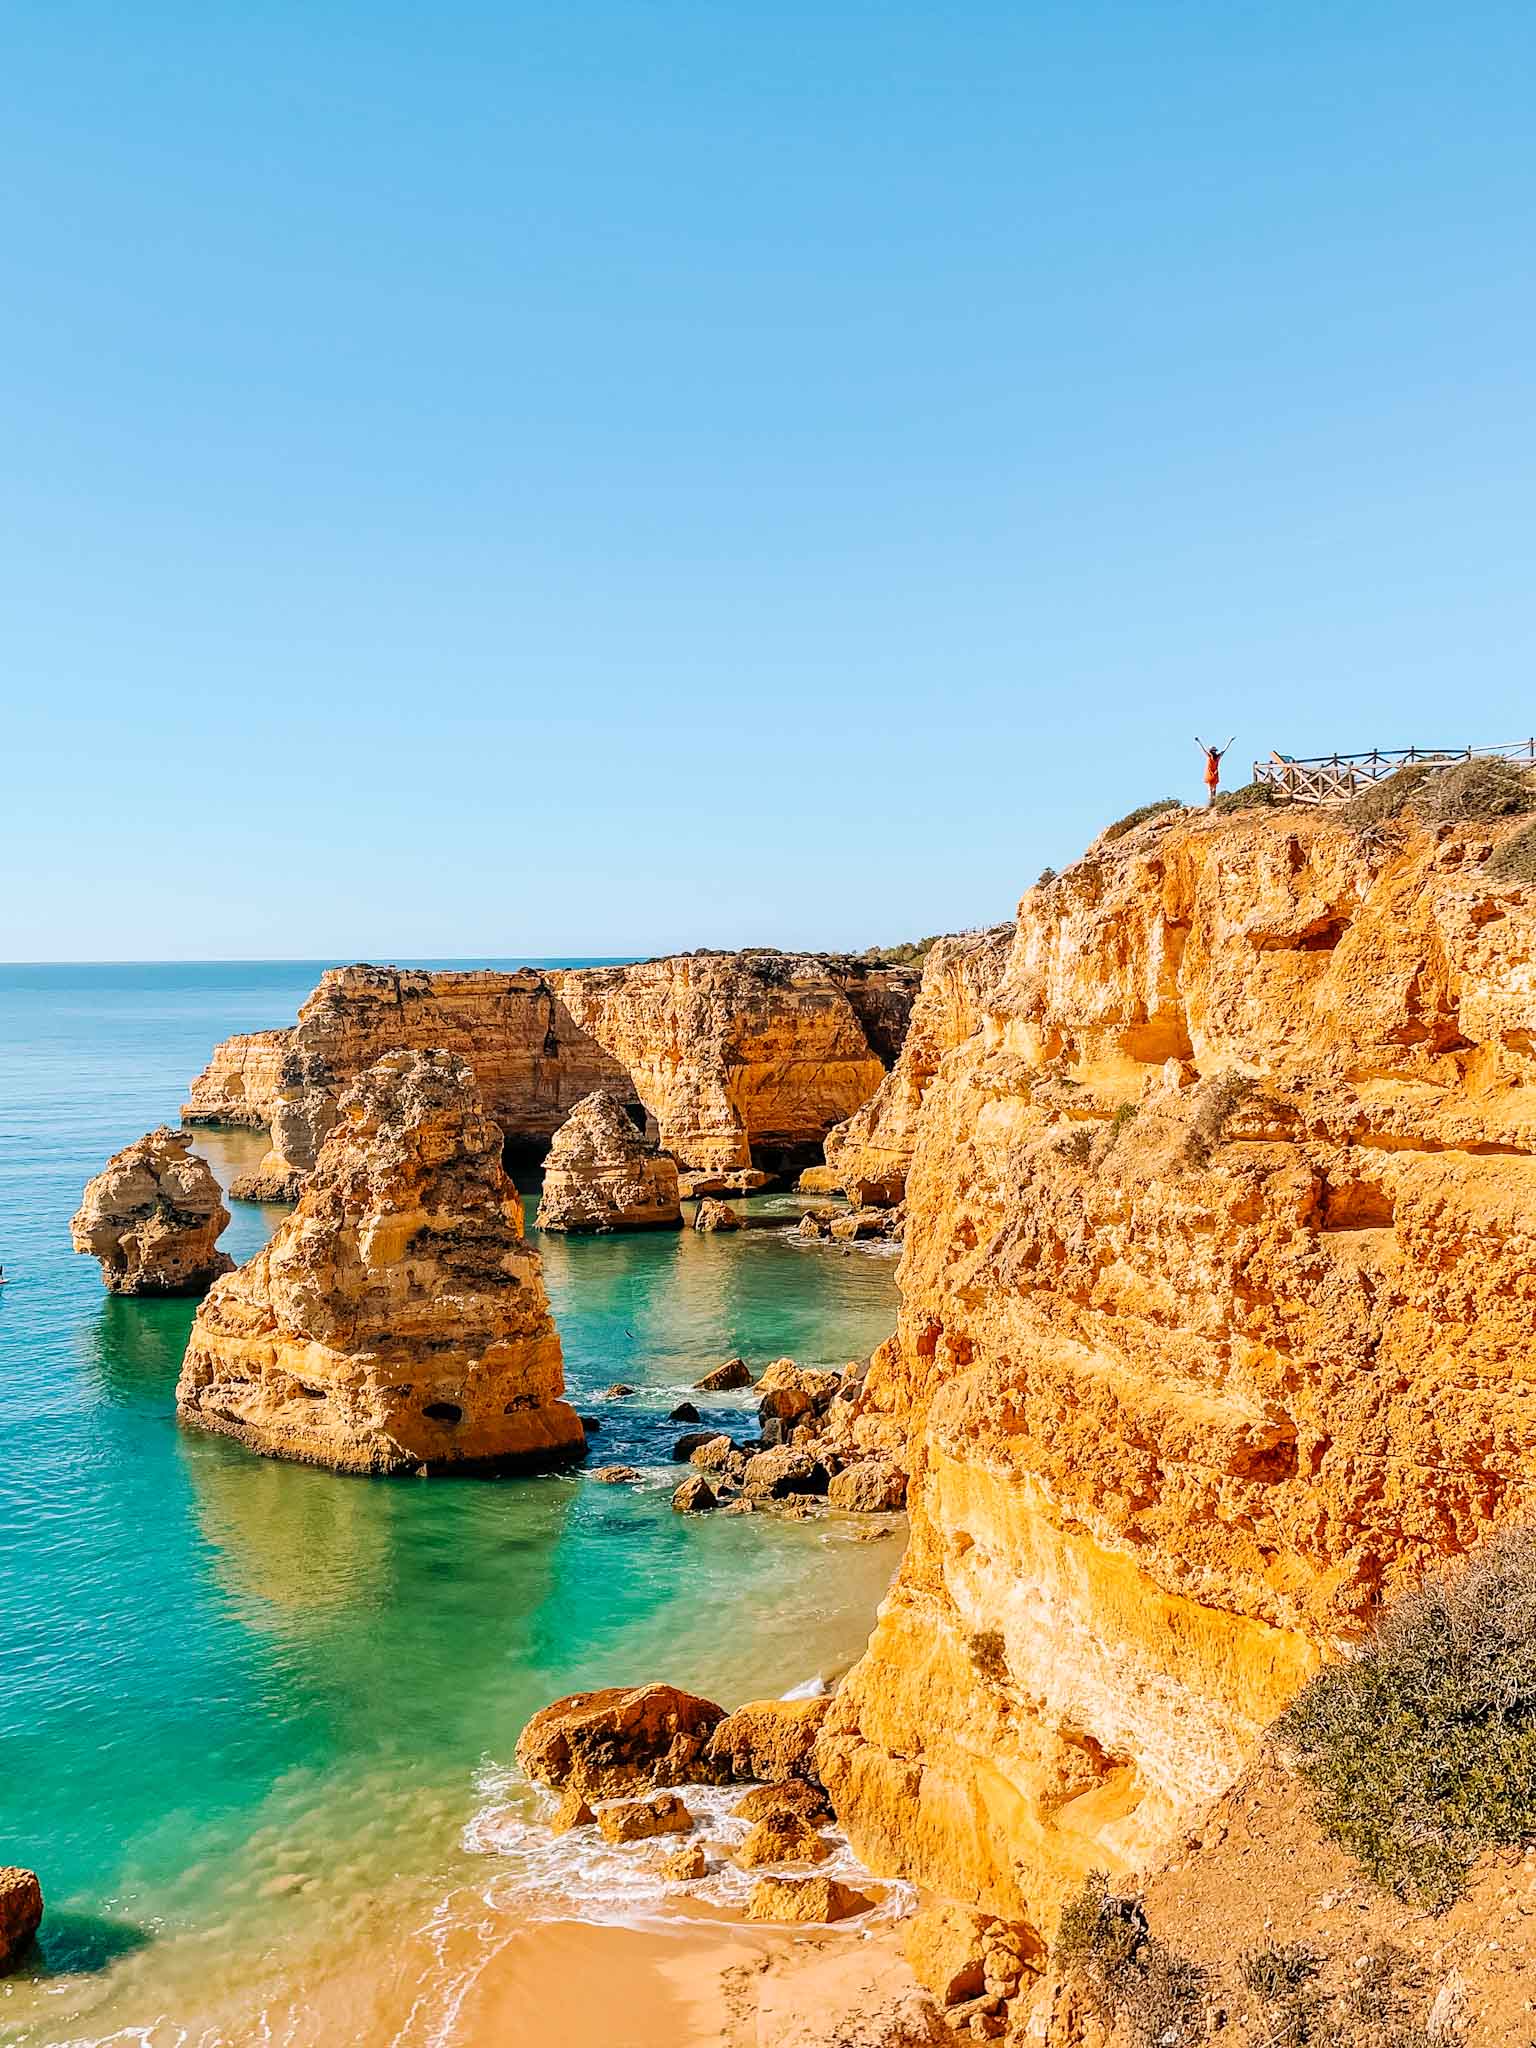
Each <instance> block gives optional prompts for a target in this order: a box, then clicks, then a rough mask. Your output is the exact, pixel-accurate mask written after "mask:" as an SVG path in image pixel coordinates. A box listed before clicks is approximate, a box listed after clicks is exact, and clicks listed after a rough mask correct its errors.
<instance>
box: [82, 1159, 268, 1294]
mask: <svg viewBox="0 0 1536 2048" xmlns="http://www.w3.org/2000/svg"><path fill="white" fill-rule="evenodd" d="M191 1146H192V1140H191V1139H190V1138H189V1137H188V1135H187V1134H186V1132H185V1131H173V1130H169V1129H167V1128H166V1127H165V1126H164V1125H163V1124H162V1125H161V1127H160V1129H159V1130H156V1131H150V1132H149V1133H148V1134H147V1135H146V1136H144V1137H142V1138H140V1139H139V1140H138V1141H137V1142H136V1143H135V1144H132V1145H125V1146H124V1147H123V1149H122V1151H121V1152H114V1153H113V1155H112V1157H111V1158H110V1159H109V1160H108V1162H107V1164H106V1165H105V1166H104V1167H103V1168H102V1170H101V1172H100V1173H98V1174H97V1175H96V1177H95V1179H94V1180H90V1181H87V1183H86V1187H85V1193H84V1194H83V1195H82V1196H81V1197H80V1207H79V1209H78V1210H77V1211H76V1213H75V1215H74V1216H73V1217H72V1218H71V1219H70V1225H69V1234H70V1239H71V1242H72V1243H73V1245H74V1247H75V1250H76V1251H77V1252H86V1253H89V1255H90V1256H91V1257H92V1258H93V1259H96V1260H98V1261H99V1262H100V1265H101V1278H102V1283H103V1285H104V1286H105V1287H106V1289H107V1292H108V1293H109V1294H201V1293H203V1292H204V1291H205V1290H206V1289H207V1288H208V1287H210V1286H211V1285H212V1283H213V1282H214V1281H215V1280H216V1279H217V1278H218V1277H219V1275H220V1274H221V1273H228V1272H229V1271H230V1270H231V1269H232V1267H233V1266H234V1263H235V1262H234V1260H233V1259H232V1258H230V1257H229V1256H228V1254H227V1253H225V1252H221V1251H220V1250H219V1249H218V1240H219V1233H220V1231H222V1230H223V1228H224V1226H225V1225H226V1224H227V1223H228V1221H229V1211H228V1210H227V1209H226V1208H225V1206H224V1198H223V1196H222V1195H221V1194H220V1192H219V1184H218V1182H217V1181H216V1180H215V1179H214V1177H213V1173H212V1171H211V1169H210V1168H209V1166H208V1163H207V1161H206V1160H203V1159H199V1158H198V1157H197V1155H196V1153H194V1152H193V1151H192V1149H191Z"/></svg>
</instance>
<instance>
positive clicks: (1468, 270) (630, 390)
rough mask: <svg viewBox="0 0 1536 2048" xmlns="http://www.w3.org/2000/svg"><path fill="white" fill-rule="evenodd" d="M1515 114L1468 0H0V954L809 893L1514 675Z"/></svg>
mask: <svg viewBox="0 0 1536 2048" xmlns="http://www.w3.org/2000/svg"><path fill="white" fill-rule="evenodd" d="M1533 107H1536V10H1533V9H1532V8H1531V6H1530V5H1529V4H1528V0H1518V4H1509V5H1487V4H1479V0H1468V4H1466V5H1463V6H1458V7H1451V6H1448V5H1446V4H1445V0H1434V4H1423V0H1351V4H1349V5H1345V6H1340V5H1338V4H1337V0H1327V4H1322V0H1286V4H1285V5H1264V4H1257V0H1255V4H1243V0H1236V4H1234V0H1219V4H1217V0H1211V4H1189V5H1181V4H1170V5H1161V4H1157V0H1120V4H1116V5H1106V4H1098V0H1034V4H1029V0H1008V4H998V5H991V4H985V5H983V4H970V5H967V4H965V0H958V4H955V5H949V6H940V5H934V4H931V0H927V4H911V0H885V4H881V5H875V4H853V0H814V4H812V0H776V4H774V5H772V6H768V5H757V4H750V5H739V4H731V0H708V4H706V0H695V4H680V0H650V4H636V0H585V4H573V0H536V4H532V5H527V4H525V5H518V4H516V0H497V4H484V5H480V4H470V0H441V4H439V5H437V6H435V7H426V6H423V5H421V4H419V0H417V4H413V5H410V6H404V5H400V4H397V0H370V4H368V5H366V6H364V5H361V4H356V0H303V4H300V0H262V4H259V5H258V4H254V0H197V4H195V5H194V4H192V0H182V4H166V0H134V4H132V5H123V4H121V0H112V4H108V0H48V4H47V5H46V6H44V5H41V4H19V5H13V6H10V7H8V8H5V9H4V10H3V13H0V209H3V219H4V238H3V249H4V265H5V312H4V317H3V320H0V449H3V454H0V694H3V698H4V718H3V729H0V760H3V778H4V779H3V794H0V851H3V857H4V888H3V891H0V957H6V958H11V959H46V958H124V957H129V958H132V957H153V958H197V957H203V956H209V957H236V958H238V957H251V956H262V957H270V956H300V957H317V956H319V957H338V958H355V957H370V958H375V959H381V958H388V957H390V956H392V955H399V956H402V957H405V956H423V955H431V956H442V955H465V954H475V955H485V954H488V955H513V954H535V955H536V954H556V953H558V954H579V953H589V952H590V953H634V952H650V951H654V950H661V949H665V948H671V947H674V946H693V945H699V944H735V943H744V942H751V941H757V942H763V943H769V944H815V945H851V946H863V945H865V944H869V943H874V942H881V943H883V942H887V941H892V940H896V939H899V938H903V937H907V936H915V935H918V934H920V933H924V932H929V931H933V930H944V929H954V928H959V927H963V926H968V925H973V924H978V923H986V922H991V921H993V920H995V919H997V918H999V917H1001V916H1005V915H1008V914H1010V913H1011V910H1012V907H1013V905H1014V903H1015V902H1016V900H1017V898H1018V896H1019V894H1020V893H1021V891H1022V890H1023V889H1024V888H1025V887H1026V886H1027V885H1028V884H1029V883H1030V882H1031V881H1033V879H1034V877H1035V875H1036V874H1037V872H1038V871H1039V869H1040V868H1041V867H1042V866H1043V865H1045V864H1046V863H1051V864H1053V865H1060V864H1062V863H1063V862H1064V861H1065V860H1067V859H1069V858H1071V857H1072V856H1073V855H1074V854H1075V853H1076V852H1077V851H1078V850H1080V848H1081V847H1082V845H1083V844H1084V843H1085V842H1086V841H1087V840H1088V839H1089V838H1090V837H1091V836H1092V835H1093V833H1094V832H1095V830H1096V829H1097V828H1098V826H1099V825H1100V824H1102V823H1104V822H1105V821H1106V820H1108V819H1109V818H1112V817H1114V816H1117V815H1118V814H1119V813H1121V812H1123V811H1125V810H1127V809H1128V808H1130V807H1131V806H1132V805H1133V804H1135V803H1137V802H1140V801H1143V800H1145V799H1147V798H1149V797H1155V796H1161V795H1164V794H1170V793H1171V794H1184V795H1188V796H1190V797H1195V796H1198V795H1199V794H1200V785H1199V771H1200V762H1199V758H1198V756H1197V755H1196V752H1195V747H1194V740H1193V735H1194V734H1195V732H1196V731H1199V732H1201V733H1203V734H1205V735H1206V736H1207V737H1210V736H1212V735H1214V736H1215V737H1216V738H1218V739H1225V738H1226V736H1227V734H1228V732H1229V731H1234V730H1235V731H1236V733H1237V735H1238V741H1237V747H1236V749H1235V750H1234V755H1233V763H1232V765H1233V766H1237V765H1238V763H1239V762H1242V763H1244V764H1245V763H1246V761H1247V760H1248V759H1251V758H1252V756H1253V755H1254V754H1256V753H1259V754H1262V753H1266V752H1267V751H1268V750H1269V749H1270V748H1271V747H1275V746H1278V747H1280V748H1281V749H1283V750H1285V751H1287V752H1296V753H1308V752H1314V751H1323V750H1332V749H1333V748H1335V747H1338V748H1341V749H1343V748H1354V747H1365V746H1370V745H1373V744H1378V745H1384V746H1386V745H1402V744H1407V743H1409V742H1417V743H1423V744H1450V743H1458V744H1459V743H1463V742H1466V741H1472V742H1479V743H1480V742H1494V741H1504V740H1509V739H1514V738H1516V737H1519V736H1522V735H1524V734H1527V733H1528V732H1530V731H1531V730H1533V729H1536V691H1533V679H1536V661H1533V656H1536V631H1533V602H1536V574H1533V572H1536V521H1533V517H1532V509H1533V508H1532V489H1533V478H1536V407H1533V399H1536V279H1533V241H1532V221H1533V218H1536V189H1533V188H1536V146H1533V145H1536V115H1533ZM1232 779H1235V780H1245V779H1246V767H1245V766H1242V767H1239V768H1238V773H1237V774H1236V776H1235V777H1233V778H1232Z"/></svg>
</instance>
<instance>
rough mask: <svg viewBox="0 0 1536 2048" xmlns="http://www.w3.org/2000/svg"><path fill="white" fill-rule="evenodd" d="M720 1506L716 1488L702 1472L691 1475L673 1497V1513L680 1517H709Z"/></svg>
mask: <svg viewBox="0 0 1536 2048" xmlns="http://www.w3.org/2000/svg"><path fill="white" fill-rule="evenodd" d="M719 1505H720V1503H719V1501H718V1500H717V1499H716V1498H715V1490H714V1488H713V1487H712V1486H711V1485H710V1483H709V1481H708V1480H707V1479H706V1478H705V1477H704V1474H703V1473H702V1472H694V1473H691V1474H690V1475H689V1477H688V1478H686V1479H685V1480H684V1481H683V1483H682V1485H681V1486H680V1487H679V1488H678V1489H677V1491H676V1493H674V1494H673V1496H672V1511H673V1513H674V1514H678V1515H707V1514H708V1513H709V1512H710V1511H711V1509H713V1508H717V1507H718V1506H719Z"/></svg>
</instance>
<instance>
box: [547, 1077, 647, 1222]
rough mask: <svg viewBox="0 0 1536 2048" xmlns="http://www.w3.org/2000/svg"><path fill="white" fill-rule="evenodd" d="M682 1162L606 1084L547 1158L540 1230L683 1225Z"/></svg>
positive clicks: (574, 1114)
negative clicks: (653, 1139)
mask: <svg viewBox="0 0 1536 2048" xmlns="http://www.w3.org/2000/svg"><path fill="white" fill-rule="evenodd" d="M682 1220H683V1212H682V1210H681V1208H680V1207H679V1206H678V1187H677V1165H676V1162H675V1161H674V1160H672V1159H670V1158H668V1157H667V1155H666V1154H665V1153H663V1152H659V1151H658V1150H657V1148H656V1146H655V1145H654V1144H650V1143H648V1142H647V1141H646V1138H645V1134H644V1132H643V1131H641V1130H640V1129H639V1128H637V1126H636V1124H635V1122H634V1119H633V1118H632V1117H631V1116H630V1115H629V1113H628V1111H627V1110H626V1109H625V1107H624V1105H623V1104H622V1103H621V1102H620V1101H619V1100H618V1098H617V1097H616V1096H614V1095H611V1094H609V1093H608V1092H607V1091H606V1090H603V1089H598V1090H597V1091H595V1092H594V1093H593V1094H591V1095H589V1096H587V1097H586V1098H585V1100H584V1101H582V1102H579V1103H578V1104H577V1105H576V1107H575V1109H573V1110H572V1111H571V1114H570V1116H569V1117H568V1118H567V1119H566V1121H565V1122H564V1123H563V1124H562V1125H561V1126H560V1129H559V1130H558V1131H557V1132H556V1134H555V1142H554V1143H553V1145H551V1147H550V1148H549V1157H548V1158H547V1159H546V1161H545V1162H544V1191H543V1196H542V1198H541V1200H540V1202H539V1214H538V1227H539V1229H540V1230H558V1231H608V1230H676V1229H680V1228H681V1226H682Z"/></svg>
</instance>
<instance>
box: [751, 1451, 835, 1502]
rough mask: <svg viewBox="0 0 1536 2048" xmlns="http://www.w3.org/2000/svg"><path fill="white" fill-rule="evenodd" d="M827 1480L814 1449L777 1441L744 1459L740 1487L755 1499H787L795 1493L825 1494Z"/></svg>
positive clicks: (825, 1472)
mask: <svg viewBox="0 0 1536 2048" xmlns="http://www.w3.org/2000/svg"><path fill="white" fill-rule="evenodd" d="M827 1481H828V1474H827V1468H826V1466H825V1465H824V1464H823V1462H822V1460H821V1459H820V1458H819V1457H817V1456H816V1454H815V1453H814V1452H813V1451H808V1450H802V1449H799V1448H798V1447H796V1446H795V1445H792V1444H778V1445H776V1446H775V1447H774V1448H773V1449H772V1450H769V1451H759V1452H758V1453H757V1454H756V1456H755V1457H752V1458H749V1459H748V1460H747V1469H746V1472H745V1474H744V1476H743V1479H742V1486H743V1488H744V1490H745V1491H746V1493H747V1494H748V1495H749V1496H750V1497H751V1498H752V1499H754V1500H788V1499H790V1497H791V1496H792V1495H795V1494H822V1493H825V1492H826V1490H827Z"/></svg>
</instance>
